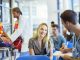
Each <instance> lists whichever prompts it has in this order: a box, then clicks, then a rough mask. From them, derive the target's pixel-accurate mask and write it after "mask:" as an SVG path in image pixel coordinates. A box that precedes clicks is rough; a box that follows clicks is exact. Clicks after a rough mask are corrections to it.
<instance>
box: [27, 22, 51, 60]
mask: <svg viewBox="0 0 80 60" xmlns="http://www.w3.org/2000/svg"><path fill="white" fill-rule="evenodd" d="M28 48H29V52H30V54H31V55H48V56H50V59H51V58H52V50H51V45H50V40H49V38H48V26H47V24H46V23H42V24H40V25H39V27H38V28H37V30H36V33H35V34H34V36H33V37H32V38H31V39H30V40H29V46H28Z"/></svg>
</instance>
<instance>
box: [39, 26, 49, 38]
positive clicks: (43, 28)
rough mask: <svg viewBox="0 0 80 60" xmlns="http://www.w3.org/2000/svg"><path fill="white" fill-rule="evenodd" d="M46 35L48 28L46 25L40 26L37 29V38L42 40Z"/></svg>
mask: <svg viewBox="0 0 80 60" xmlns="http://www.w3.org/2000/svg"><path fill="white" fill-rule="evenodd" d="M47 34H48V27H47V26H46V25H41V26H39V28H38V37H41V38H44V37H45V36H46V35H47Z"/></svg>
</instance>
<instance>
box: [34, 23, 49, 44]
mask: <svg viewBox="0 0 80 60" xmlns="http://www.w3.org/2000/svg"><path fill="white" fill-rule="evenodd" d="M43 25H45V26H46V27H47V34H46V36H45V37H44V38H43V42H44V43H47V42H48V41H49V37H48V26H47V24H46V23H41V24H40V25H39V27H38V28H37V29H36V31H34V33H33V38H35V39H38V31H39V28H40V27H41V26H43Z"/></svg>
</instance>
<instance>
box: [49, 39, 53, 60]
mask: <svg viewBox="0 0 80 60" xmlns="http://www.w3.org/2000/svg"><path fill="white" fill-rule="evenodd" d="M49 46H50V60H52V59H53V44H52V43H51V40H50V42H49Z"/></svg>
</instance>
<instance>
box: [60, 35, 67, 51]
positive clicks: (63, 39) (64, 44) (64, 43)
mask: <svg viewBox="0 0 80 60" xmlns="http://www.w3.org/2000/svg"><path fill="white" fill-rule="evenodd" d="M61 40H62V47H61V48H60V50H62V49H65V48H67V47H66V39H65V38H64V37H63V36H61Z"/></svg>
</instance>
